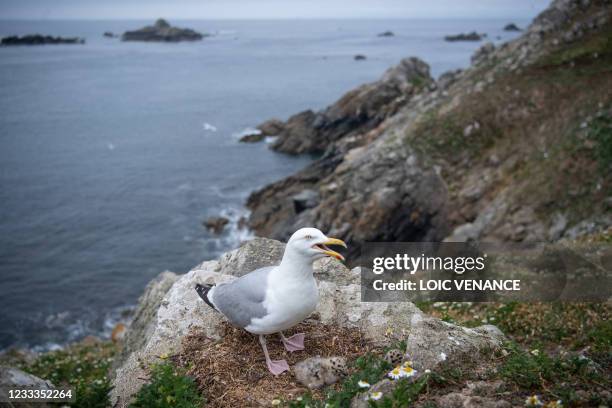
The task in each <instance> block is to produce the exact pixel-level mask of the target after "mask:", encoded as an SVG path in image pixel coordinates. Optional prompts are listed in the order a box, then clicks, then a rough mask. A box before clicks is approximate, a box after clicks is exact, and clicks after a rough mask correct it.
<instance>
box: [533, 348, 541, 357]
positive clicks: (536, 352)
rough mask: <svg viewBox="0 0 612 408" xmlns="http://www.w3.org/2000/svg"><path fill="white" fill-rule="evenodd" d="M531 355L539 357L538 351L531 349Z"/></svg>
mask: <svg viewBox="0 0 612 408" xmlns="http://www.w3.org/2000/svg"><path fill="white" fill-rule="evenodd" d="M531 354H533V355H534V356H539V355H540V350H538V349H533V350H531Z"/></svg>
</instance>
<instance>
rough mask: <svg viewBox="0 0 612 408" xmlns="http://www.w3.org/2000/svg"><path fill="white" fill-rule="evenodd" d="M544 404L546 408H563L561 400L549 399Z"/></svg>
mask: <svg viewBox="0 0 612 408" xmlns="http://www.w3.org/2000/svg"><path fill="white" fill-rule="evenodd" d="M545 406H546V408H563V401H561V400H556V401H550V402H549V403H548V404H546V405H545Z"/></svg>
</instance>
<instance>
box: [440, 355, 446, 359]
mask: <svg viewBox="0 0 612 408" xmlns="http://www.w3.org/2000/svg"><path fill="white" fill-rule="evenodd" d="M440 360H441V361H444V360H446V353H440Z"/></svg>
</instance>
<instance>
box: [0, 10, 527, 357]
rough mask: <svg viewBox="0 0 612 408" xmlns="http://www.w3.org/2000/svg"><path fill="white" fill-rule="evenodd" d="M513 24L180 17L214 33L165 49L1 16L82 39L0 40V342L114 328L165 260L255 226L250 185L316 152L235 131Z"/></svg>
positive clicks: (448, 55) (4, 28)
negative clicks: (248, 138)
mask: <svg viewBox="0 0 612 408" xmlns="http://www.w3.org/2000/svg"><path fill="white" fill-rule="evenodd" d="M508 22H509V21H505V20H504V21H500V20H473V21H467V20H462V21H454V20H389V21H385V20H376V21H360V20H345V21H334V20H321V21H312V20H295V21H171V23H172V24H175V25H178V26H181V27H191V28H194V29H196V30H198V31H201V32H207V33H211V34H213V36H211V37H208V38H206V39H204V40H203V41H201V42H195V43H178V44H160V43H123V42H121V41H120V40H119V39H117V38H104V37H103V36H102V33H103V32H105V31H112V32H115V33H122V32H124V31H126V30H129V29H134V28H139V27H141V26H144V25H146V24H150V23H151V22H150V21H127V20H125V21H0V36H7V35H16V34H18V35H23V34H29V33H41V34H51V35H61V36H79V37H83V38H85V39H86V44H84V45H47V46H21V47H3V48H0V349H3V348H6V347H11V346H18V347H30V348H34V349H38V350H46V349H52V348H54V347H58V346H60V345H62V344H65V343H66V342H70V341H75V340H78V339H80V338H82V337H84V336H86V335H89V334H92V335H97V336H108V334H109V333H110V331H111V329H112V327H113V325H114V324H115V323H116V322H117V321H119V320H121V319H125V318H127V316H128V315H129V310H130V309H131V308H132V307H133V306H134V304H135V303H136V301H137V299H138V296H139V295H140V294H141V292H142V290H143V288H144V286H145V285H146V284H147V282H148V281H149V280H151V279H152V278H153V277H154V276H155V275H157V274H158V273H159V272H161V271H164V270H172V271H174V272H177V273H184V272H186V271H188V270H189V268H190V267H191V266H193V265H195V264H197V263H199V262H201V261H204V260H206V259H211V258H214V257H215V256H217V255H219V254H220V253H221V252H223V251H225V250H228V249H231V248H233V247H235V246H237V245H238V244H239V242H240V241H241V240H244V239H246V238H248V236H249V232H248V231H244V230H240V229H239V228H238V226H237V224H238V220H239V218H240V217H241V216H244V215H245V214H246V210H245V208H244V206H243V203H244V201H245V199H246V197H247V196H248V194H249V192H251V191H253V190H254V189H257V188H259V187H262V186H263V185H265V184H266V183H269V182H272V181H274V180H277V179H279V178H281V177H283V176H286V175H288V174H290V173H292V172H294V171H296V170H298V169H300V168H302V167H303V166H305V165H306V164H307V163H308V162H309V161H310V160H311V158H309V157H290V156H285V155H281V154H278V153H274V152H272V151H270V150H269V149H268V148H267V145H266V143H265V142H264V143H261V144H241V143H238V139H239V137H240V135H241V134H242V133H243V132H245V131H248V129H250V128H253V127H254V126H255V125H257V124H258V123H260V122H262V121H264V120H266V119H269V118H272V117H277V118H280V119H286V118H287V117H288V116H290V115H291V114H294V113H297V112H298V111H301V110H304V109H309V108H312V109H320V108H323V107H325V106H326V105H327V104H330V103H332V102H333V101H334V100H336V99H337V98H338V97H340V96H341V95H342V94H343V93H344V92H346V91H348V90H350V89H351V88H353V87H355V86H357V85H359V84H362V83H364V82H368V81H373V80H376V79H377V78H378V77H380V76H381V75H382V73H383V72H384V71H385V70H386V69H387V68H388V67H390V66H391V65H393V64H396V63H397V62H398V61H399V60H400V59H401V58H404V57H407V56H413V55H414V56H418V57H420V58H422V59H424V60H425V61H427V62H428V63H429V64H430V65H431V70H432V74H433V76H438V75H439V74H441V73H443V72H444V71H446V70H450V69H456V68H462V67H466V66H467V65H468V64H469V60H470V55H471V54H472V53H473V52H474V50H475V49H476V48H478V47H479V46H480V45H481V43H478V42H455V43H449V42H445V41H444V40H443V37H444V35H446V34H456V33H460V32H467V31H472V30H476V31H478V32H485V33H487V34H488V38H489V39H490V40H492V41H494V42H498V43H499V42H502V41H506V40H508V39H510V38H512V37H514V36H516V35H517V34H516V33H507V32H504V31H503V26H504V25H505V24H506V23H508ZM514 22H515V23H517V24H519V25H521V26H525V25H526V24H527V21H521V20H514ZM387 30H391V31H393V32H394V33H395V36H393V37H378V36H377V34H378V33H381V32H383V31H387ZM355 54H363V55H366V56H367V59H366V60H365V61H354V60H353V56H354V55H355ZM218 214H223V215H225V216H227V217H228V218H229V219H230V220H231V223H230V225H229V227H228V228H227V229H226V231H225V232H224V233H223V234H221V235H220V236H214V235H212V234H210V233H209V232H208V231H206V230H205V229H204V228H203V227H202V224H201V223H202V220H204V219H205V218H207V217H208V216H212V215H218Z"/></svg>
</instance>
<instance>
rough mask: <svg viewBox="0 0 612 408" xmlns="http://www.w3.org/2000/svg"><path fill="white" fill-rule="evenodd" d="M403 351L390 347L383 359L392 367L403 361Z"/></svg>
mask: <svg viewBox="0 0 612 408" xmlns="http://www.w3.org/2000/svg"><path fill="white" fill-rule="evenodd" d="M404 357H405V356H404V353H402V352H401V351H400V350H398V349H391V350H389V351H387V353H386V354H385V357H384V360H385V361H386V362H387V363H389V364H391V365H392V366H393V367H395V366H397V365H400V364H401V363H402V362H403V361H404Z"/></svg>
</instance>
